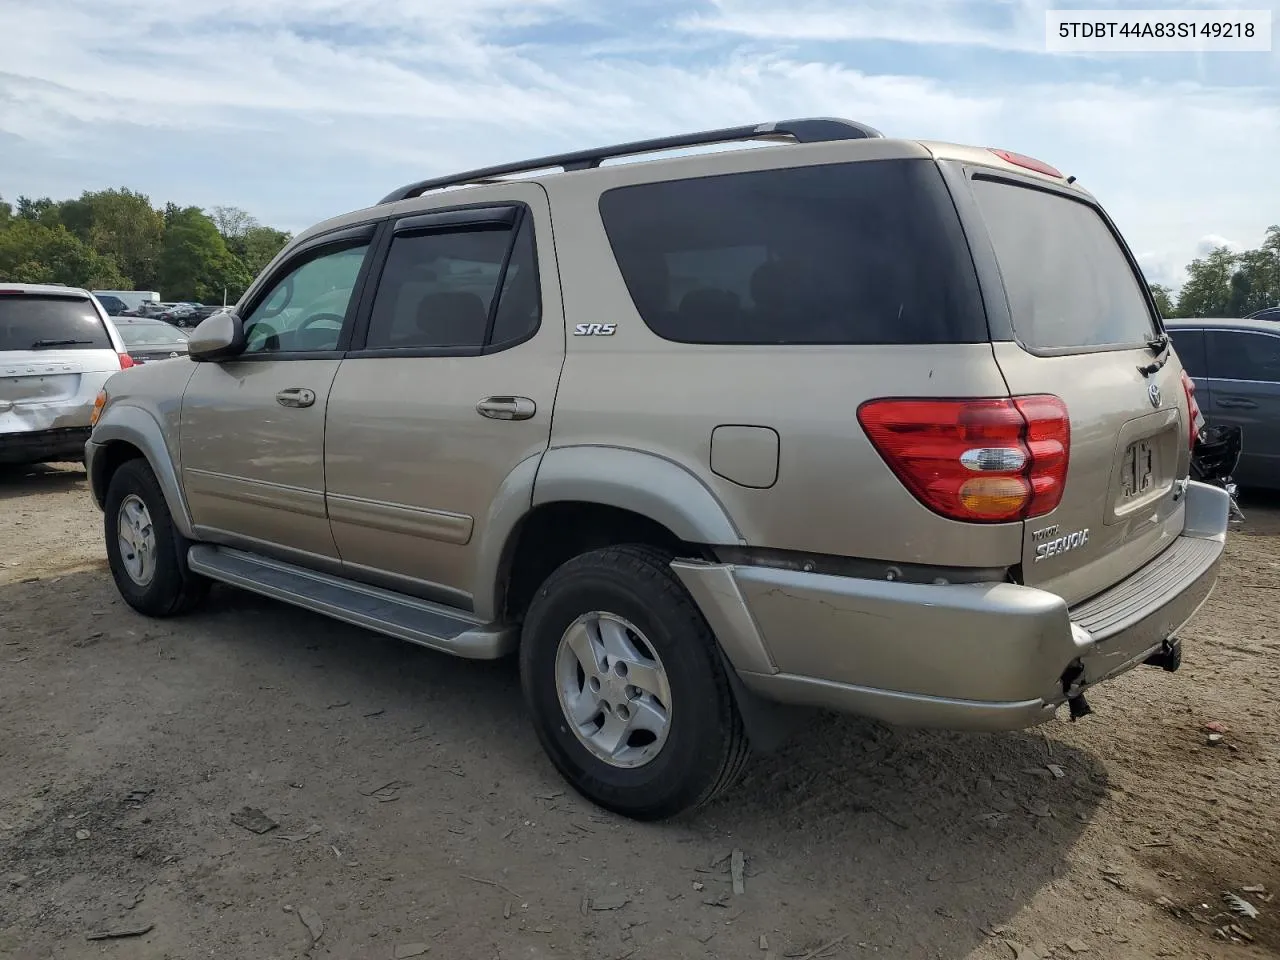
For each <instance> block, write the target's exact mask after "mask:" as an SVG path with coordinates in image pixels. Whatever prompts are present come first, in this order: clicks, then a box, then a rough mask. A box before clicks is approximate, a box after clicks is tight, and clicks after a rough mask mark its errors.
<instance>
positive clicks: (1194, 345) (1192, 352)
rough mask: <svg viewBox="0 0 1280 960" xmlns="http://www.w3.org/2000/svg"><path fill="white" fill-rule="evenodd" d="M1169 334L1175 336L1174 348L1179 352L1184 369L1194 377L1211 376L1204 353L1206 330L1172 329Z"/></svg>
mask: <svg viewBox="0 0 1280 960" xmlns="http://www.w3.org/2000/svg"><path fill="white" fill-rule="evenodd" d="M1169 336H1170V337H1172V338H1173V349H1174V350H1176V351H1177V352H1178V359H1179V360H1181V361H1182V367H1183V369H1184V370H1186V371H1187V373H1189V374H1190V375H1191V376H1193V377H1207V376H1209V370H1208V364H1207V362H1206V360H1205V353H1204V331H1203V330H1170V331H1169Z"/></svg>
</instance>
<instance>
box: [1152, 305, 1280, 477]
mask: <svg viewBox="0 0 1280 960" xmlns="http://www.w3.org/2000/svg"><path fill="white" fill-rule="evenodd" d="M1165 327H1166V329H1167V330H1168V331H1169V333H1170V334H1171V335H1172V337H1173V342H1174V346H1175V348H1176V349H1177V351H1178V356H1180V357H1181V358H1182V362H1183V364H1184V365H1185V366H1186V368H1187V371H1188V372H1189V373H1190V374H1191V377H1192V379H1193V380H1194V381H1195V383H1196V396H1197V398H1198V399H1199V400H1200V403H1201V407H1202V409H1203V410H1204V416H1205V420H1206V421H1207V422H1208V423H1209V424H1210V425H1211V426H1237V427H1240V428H1241V430H1242V431H1243V449H1242V451H1241V454H1240V463H1239V465H1238V466H1237V467H1236V468H1235V471H1234V474H1233V476H1234V479H1235V481H1236V482H1237V483H1238V484H1240V486H1242V487H1245V488H1249V487H1260V488H1264V489H1271V490H1275V489H1280V327H1277V326H1276V324H1275V323H1274V322H1272V321H1270V320H1267V319H1264V318H1254V319H1252V320H1249V319H1246V320H1229V319H1206V318H1199V319H1178V320H1167V321H1165Z"/></svg>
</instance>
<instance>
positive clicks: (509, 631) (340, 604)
mask: <svg viewBox="0 0 1280 960" xmlns="http://www.w3.org/2000/svg"><path fill="white" fill-rule="evenodd" d="M187 564H188V565H189V566H190V567H191V569H192V570H193V571H194V572H195V573H198V574H200V575H201V576H205V577H208V578H209V579H210V580H218V581H220V582H222V583H227V584H230V585H231V586H233V587H241V588H242V589H245V590H251V591H252V592H254V593H260V594H262V595H263V596H266V597H271V598H272V599H275V600H283V601H284V602H285V603H292V604H294V605H295V606H299V607H303V608H305V609H307V610H313V611H315V612H316V613H323V614H325V615H326V616H329V617H333V618H334V619H335V620H341V621H343V622H344V623H350V624H354V625H355V626H357V627H364V628H366V629H368V630H375V631H377V632H378V633H385V634H386V635H387V636H391V637H396V638H398V639H400V640H408V641H409V642H410V643H416V644H418V645H420V646H423V647H429V648H431V649H432V650H439V651H440V652H442V653H452V654H454V655H456V656H459V657H467V658H469V659H473V660H495V659H497V658H498V657H502V656H505V655H506V654H508V653H511V652H513V651H514V650H515V648H516V631H515V628H513V627H500V626H495V625H493V624H486V623H480V622H479V621H478V620H476V619H474V618H473V617H468V616H467V615H466V614H464V613H462V612H461V611H458V610H453V609H451V608H449V607H446V606H444V605H443V604H439V603H432V602H430V601H429V600H419V599H418V598H417V597H409V596H406V595H404V594H402V593H395V592H393V591H391V590H383V589H381V588H379V587H371V586H368V585H366V584H363V583H355V582H353V581H351V580H344V579H342V578H341V577H335V576H331V575H329V574H327V573H319V572H318V571H315V570H308V569H306V568H305V567H299V566H295V565H294V564H292V563H285V562H283V561H281V560H274V559H270V558H267V557H262V556H259V555H257V554H254V553H246V552H245V551H243V550H235V549H232V548H230V547H217V546H213V545H212V544H207V543H198V544H195V545H194V546H192V547H191V549H190V550H189V551H188V552H187Z"/></svg>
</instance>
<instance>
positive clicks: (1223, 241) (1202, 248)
mask: <svg viewBox="0 0 1280 960" xmlns="http://www.w3.org/2000/svg"><path fill="white" fill-rule="evenodd" d="M1222 247H1226V248H1227V249H1228V250H1230V251H1231V252H1232V253H1239V252H1240V251H1241V250H1244V249H1245V245H1244V244H1243V243H1240V242H1239V241H1236V240H1228V239H1227V238H1226V237H1220V236H1218V235H1217V234H1216V233H1211V234H1209V235H1208V236H1204V237H1201V238H1200V240H1199V242H1198V243H1197V244H1196V256H1197V257H1207V256H1208V255H1209V254H1211V253H1213V251H1215V250H1218V249H1221V248H1222Z"/></svg>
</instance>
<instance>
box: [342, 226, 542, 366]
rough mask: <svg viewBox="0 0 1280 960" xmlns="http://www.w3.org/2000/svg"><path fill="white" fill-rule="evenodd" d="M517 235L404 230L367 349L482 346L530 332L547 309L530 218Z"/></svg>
mask: <svg viewBox="0 0 1280 960" xmlns="http://www.w3.org/2000/svg"><path fill="white" fill-rule="evenodd" d="M512 233H513V232H512V231H511V230H509V229H497V230H495V229H469V230H468V229H460V230H452V231H446V232H432V233H420V234H412V233H409V234H401V235H398V236H396V237H395V239H394V240H392V242H391V249H390V251H388V253H387V262H386V266H385V267H384V268H383V271H382V278H381V280H380V281H379V283H378V292H377V295H376V296H375V298H374V301H373V312H372V314H371V316H370V318H369V337H368V340H367V342H366V345H365V349H368V350H387V349H406V350H424V349H444V348H473V349H474V348H479V347H482V346H484V345H485V344H486V343H488V344H492V345H494V346H501V345H504V344H511V343H514V342H518V341H520V340H523V339H525V338H526V337H528V336H529V334H531V333H532V332H533V331H534V330H535V329H536V328H537V326H538V321H539V313H540V310H539V302H540V301H539V295H538V283H537V278H536V276H535V274H536V268H537V264H536V260H535V256H534V246H533V226H532V223H531V221H530V218H529V217H527V216H526V217H523V218H522V224H521V226H520V228H519V230H518V232H517V233H516V235H515V236H513V235H512ZM513 241H514V246H513ZM508 252H510V256H509V257H508ZM499 286H501V296H497V294H498V291H499ZM495 301H496V302H495ZM491 323H492V333H490V324H491Z"/></svg>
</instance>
